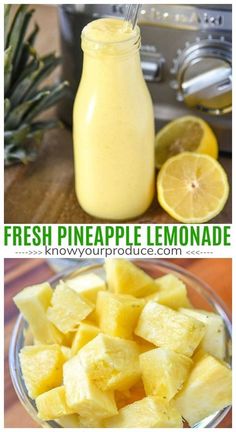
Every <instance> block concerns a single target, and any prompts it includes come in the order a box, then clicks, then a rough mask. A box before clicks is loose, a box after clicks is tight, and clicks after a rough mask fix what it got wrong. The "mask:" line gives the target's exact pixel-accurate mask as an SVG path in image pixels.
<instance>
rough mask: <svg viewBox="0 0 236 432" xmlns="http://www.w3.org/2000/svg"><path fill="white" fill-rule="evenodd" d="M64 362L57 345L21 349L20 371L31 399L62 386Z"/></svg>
mask: <svg viewBox="0 0 236 432" xmlns="http://www.w3.org/2000/svg"><path fill="white" fill-rule="evenodd" d="M64 360H65V358H64V355H63V354H62V351H61V347H60V346H59V345H32V346H26V347H24V348H22V350H21V352H20V364H21V370H22V374H23V378H24V381H25V385H26V387H27V390H28V393H29V396H30V397H31V398H35V397H37V396H39V395H40V394H41V393H45V392H47V391H48V390H51V389H52V388H53V387H58V386H60V385H61V384H62V366H63V363H64Z"/></svg>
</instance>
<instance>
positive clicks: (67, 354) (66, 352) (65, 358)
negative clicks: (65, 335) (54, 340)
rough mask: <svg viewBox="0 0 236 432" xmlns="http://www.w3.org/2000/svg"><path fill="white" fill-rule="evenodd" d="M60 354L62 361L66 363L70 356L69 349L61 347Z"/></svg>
mask: <svg viewBox="0 0 236 432" xmlns="http://www.w3.org/2000/svg"><path fill="white" fill-rule="evenodd" d="M61 352H62V354H63V356H64V361H65V362H66V361H67V360H69V359H70V358H71V356H72V353H71V349H70V348H69V347H67V346H64V345H61Z"/></svg>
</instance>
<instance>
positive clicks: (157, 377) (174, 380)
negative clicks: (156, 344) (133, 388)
mask: <svg viewBox="0 0 236 432" xmlns="http://www.w3.org/2000/svg"><path fill="white" fill-rule="evenodd" d="M192 364H193V361H192V360H191V359H190V358H189V357H186V356H185V355H183V354H178V353H175V352H174V351H171V350H169V349H165V348H156V349H153V350H151V351H148V352H146V353H143V354H141V355H140V367H141V372H142V379H143V383H144V388H145V391H146V394H147V395H153V396H158V397H160V398H163V399H166V400H170V399H172V398H173V397H174V395H175V394H176V393H177V392H178V390H179V389H180V388H181V387H182V385H183V383H184V381H185V380H186V378H187V376H188V374H189V371H190V368H191V366H192Z"/></svg>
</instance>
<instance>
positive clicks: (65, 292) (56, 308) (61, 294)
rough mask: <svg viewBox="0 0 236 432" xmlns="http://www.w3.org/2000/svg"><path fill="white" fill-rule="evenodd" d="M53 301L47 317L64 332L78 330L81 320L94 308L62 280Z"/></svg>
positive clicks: (55, 291)
mask: <svg viewBox="0 0 236 432" xmlns="http://www.w3.org/2000/svg"><path fill="white" fill-rule="evenodd" d="M51 303H52V306H51V307H49V308H48V310H47V317H48V319H49V320H50V321H51V322H52V323H53V324H54V325H55V326H56V327H57V328H58V329H59V330H60V331H61V332H62V333H68V332H70V331H73V330H76V329H77V327H78V325H79V323H80V321H82V320H83V319H84V318H86V316H87V315H89V314H90V312H92V310H93V308H94V306H93V305H92V304H91V303H89V302H88V301H87V300H85V299H84V298H83V297H81V296H80V295H79V294H78V293H76V292H75V291H74V290H72V289H71V288H68V286H67V285H66V284H65V283H64V282H62V281H61V282H60V283H59V285H57V287H56V289H55V290H54V293H53V296H52V300H51Z"/></svg>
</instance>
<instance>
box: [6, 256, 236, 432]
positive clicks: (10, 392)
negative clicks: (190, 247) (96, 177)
mask: <svg viewBox="0 0 236 432" xmlns="http://www.w3.org/2000/svg"><path fill="white" fill-rule="evenodd" d="M166 261H169V262H172V263H175V264H177V265H179V266H181V267H183V268H186V269H187V270H189V271H191V272H192V273H194V274H195V275H196V276H198V277H199V278H201V279H202V280H204V281H205V282H207V283H208V284H209V285H210V286H211V288H212V289H214V291H215V292H216V293H217V294H218V295H219V296H220V297H221V299H222V300H223V301H224V302H225V304H226V305H227V307H228V309H229V310H231V305H232V289H231V287H232V268H231V259H217V258H216V259H214V258H211V259H209V258H205V259H180V258H179V259H171V260H166ZM53 274H54V271H53V270H52V268H50V267H49V265H48V262H47V261H45V260H44V259H6V260H5V296H4V301H5V427H8V428H10V427H12V428H15V427H19V428H23V427H25V428H27V427H35V428H36V427H37V425H36V423H35V422H34V421H33V420H32V419H31V418H30V416H29V415H28V414H27V412H26V411H25V410H24V408H23V407H22V406H21V404H20V402H19V401H18V398H17V396H16V393H15V391H14V389H13V386H12V383H11V378H10V376H9V369H8V349H9V341H10V337H11V334H12V330H13V326H14V324H15V321H16V318H17V315H18V312H17V309H16V307H15V305H14V303H13V301H12V297H13V296H14V295H16V293H17V292H19V291H20V290H21V289H22V288H23V287H25V286H27V285H32V284H35V283H40V282H43V281H44V280H47V279H48V278H50V277H51V276H52V275H53ZM221 427H231V414H229V415H228V416H227V417H226V418H225V420H224V421H223V423H222V424H221Z"/></svg>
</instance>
